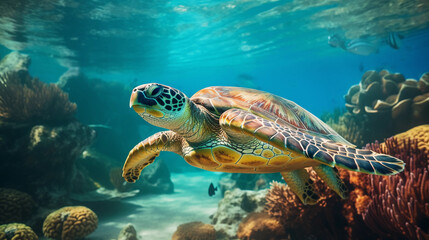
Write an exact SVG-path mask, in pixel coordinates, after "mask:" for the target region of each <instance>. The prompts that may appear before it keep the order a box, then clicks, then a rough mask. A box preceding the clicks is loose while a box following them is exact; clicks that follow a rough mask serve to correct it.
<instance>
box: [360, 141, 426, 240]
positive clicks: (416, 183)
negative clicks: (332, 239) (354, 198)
mask: <svg viewBox="0 0 429 240" xmlns="http://www.w3.org/2000/svg"><path fill="white" fill-rule="evenodd" d="M426 137H427V135H425V137H424V138H423V139H425V138H426ZM418 140H421V139H408V140H406V139H405V140H404V139H402V140H401V139H398V138H396V137H394V138H390V139H388V140H386V142H385V145H384V147H381V146H380V145H379V144H372V145H370V146H368V148H370V149H371V150H374V151H377V152H381V153H385V154H389V155H392V156H395V157H398V158H400V159H402V160H404V162H405V164H406V165H405V170H404V171H403V172H402V173H400V174H397V175H394V176H390V177H383V176H377V175H371V176H368V177H369V178H370V180H371V190H372V191H371V193H370V197H371V199H372V202H371V203H370V204H369V206H368V208H367V209H366V211H365V212H363V213H362V217H363V219H364V221H365V223H366V224H367V225H368V227H370V228H371V229H372V230H373V231H375V232H376V233H378V234H379V235H380V236H382V237H385V238H404V237H405V238H407V239H429V229H428V228H427V222H428V221H429V157H428V155H427V154H426V153H425V152H423V149H421V148H419V144H418Z"/></svg>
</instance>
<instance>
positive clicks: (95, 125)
mask: <svg viewBox="0 0 429 240" xmlns="http://www.w3.org/2000/svg"><path fill="white" fill-rule="evenodd" d="M88 127H90V128H106V129H112V127H111V126H107V125H104V124H89V125H88Z"/></svg>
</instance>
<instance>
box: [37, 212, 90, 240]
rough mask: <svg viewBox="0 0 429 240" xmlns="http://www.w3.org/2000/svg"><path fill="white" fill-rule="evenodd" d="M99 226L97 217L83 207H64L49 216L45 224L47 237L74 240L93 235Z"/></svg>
mask: <svg viewBox="0 0 429 240" xmlns="http://www.w3.org/2000/svg"><path fill="white" fill-rule="evenodd" d="M97 225H98V217H97V215H96V214H95V213H94V212H93V211H91V209H89V208H86V207H83V206H73V207H63V208H60V209H58V210H57V211H55V212H53V213H51V214H49V215H48V217H47V218H46V219H45V222H44V223H43V234H44V235H45V236H46V237H49V238H54V239H61V240H74V239H80V238H83V237H85V236H87V235H89V234H90V233H92V232H93V231H94V230H95V229H96V228H97Z"/></svg>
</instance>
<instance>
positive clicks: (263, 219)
mask: <svg viewBox="0 0 429 240" xmlns="http://www.w3.org/2000/svg"><path fill="white" fill-rule="evenodd" d="M237 237H238V238H239V239H242V240H251V239H252V240H275V239H281V238H282V237H284V238H285V239H286V236H285V230H284V228H283V226H282V224H280V221H279V220H278V219H276V218H274V217H271V216H269V215H268V214H267V213H265V212H261V213H250V214H249V215H247V217H245V218H244V219H243V221H242V222H241V223H240V225H239V227H238V231H237Z"/></svg>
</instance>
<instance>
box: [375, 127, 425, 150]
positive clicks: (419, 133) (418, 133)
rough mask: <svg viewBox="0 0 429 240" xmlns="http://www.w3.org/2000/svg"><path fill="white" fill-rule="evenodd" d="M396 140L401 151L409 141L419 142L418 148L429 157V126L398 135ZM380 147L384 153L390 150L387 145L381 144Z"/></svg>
mask: <svg viewBox="0 0 429 240" xmlns="http://www.w3.org/2000/svg"><path fill="white" fill-rule="evenodd" d="M395 138H396V139H397V140H398V144H399V145H398V147H399V148H400V149H403V148H404V145H405V143H406V141H407V140H408V139H413V140H414V141H417V146H418V148H419V149H420V150H421V151H423V152H424V153H425V154H426V156H429V124H426V125H420V126H417V127H415V128H412V129H410V130H408V131H406V132H403V133H400V134H397V135H395ZM380 147H381V149H382V151H387V150H388V149H387V146H386V144H385V143H382V144H380Z"/></svg>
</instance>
